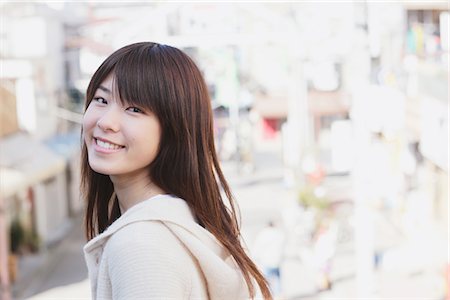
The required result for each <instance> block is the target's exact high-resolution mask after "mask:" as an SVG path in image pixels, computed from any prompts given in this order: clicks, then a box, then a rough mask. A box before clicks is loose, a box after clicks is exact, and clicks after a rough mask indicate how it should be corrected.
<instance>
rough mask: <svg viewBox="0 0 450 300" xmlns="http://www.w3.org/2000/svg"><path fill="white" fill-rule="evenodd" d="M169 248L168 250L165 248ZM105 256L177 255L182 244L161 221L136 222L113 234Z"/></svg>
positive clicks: (107, 244)
mask: <svg viewBox="0 0 450 300" xmlns="http://www.w3.org/2000/svg"><path fill="white" fill-rule="evenodd" d="M167 247H169V248H167ZM105 252H106V254H107V255H116V254H117V255H139V254H140V255H143V257H145V256H148V255H151V256H152V257H159V256H170V255H171V254H172V253H175V254H177V255H179V254H180V253H179V252H184V248H183V246H182V244H181V243H180V242H179V241H178V239H177V238H176V236H174V235H173V234H172V233H171V231H170V230H169V229H168V228H167V227H166V226H165V225H164V223H163V222H161V221H138V222H133V223H129V224H127V225H125V226H123V227H122V228H120V229H119V230H117V231H116V232H115V233H114V234H112V235H111V236H110V238H109V240H108V242H107V243H106V246H105Z"/></svg>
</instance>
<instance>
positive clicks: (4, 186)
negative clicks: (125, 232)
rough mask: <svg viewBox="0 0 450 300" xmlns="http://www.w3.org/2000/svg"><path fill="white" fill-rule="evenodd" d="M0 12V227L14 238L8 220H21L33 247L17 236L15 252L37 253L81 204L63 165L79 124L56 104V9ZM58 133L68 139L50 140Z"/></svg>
mask: <svg viewBox="0 0 450 300" xmlns="http://www.w3.org/2000/svg"><path fill="white" fill-rule="evenodd" d="M0 18H1V19H2V24H3V25H4V26H1V27H0V30H1V34H0V36H1V41H0V43H1V44H2V47H1V50H0V58H1V64H2V70H1V74H0V93H1V100H2V107H1V109H0V115H1V118H0V120H1V121H0V122H1V123H0V125H1V126H0V145H1V147H0V149H1V150H0V177H1V180H0V199H1V204H2V205H1V206H2V208H3V209H2V210H1V212H0V218H1V219H2V220H1V222H0V224H3V226H1V227H2V228H0V230H2V234H4V236H8V237H9V238H8V239H6V240H7V241H8V240H10V239H15V238H16V237H15V235H14V234H13V233H12V232H11V235H10V224H12V222H16V223H17V222H18V223H20V224H21V227H22V230H24V232H25V236H33V237H34V238H33V241H32V243H33V245H32V246H30V245H26V243H28V242H30V243H31V241H30V240H26V239H25V240H24V241H22V242H23V243H25V244H24V245H21V249H22V252H23V251H27V250H25V249H34V251H36V250H37V251H39V250H42V249H45V248H46V247H49V246H51V245H52V244H54V243H56V242H58V241H59V240H60V239H61V238H62V237H63V236H64V235H65V234H66V232H67V230H68V229H69V227H70V223H71V221H70V216H71V215H72V214H76V213H78V212H79V211H80V209H81V206H82V205H81V204H80V201H79V189H78V187H75V186H76V185H77V184H78V180H77V178H78V177H79V175H78V172H77V170H78V168H77V167H76V166H75V165H73V164H71V163H70V162H73V161H76V160H74V158H75V157H77V153H78V148H79V137H78V135H79V127H77V125H76V123H73V122H69V121H68V120H67V117H65V115H69V116H71V113H70V112H68V113H67V112H66V111H65V110H64V109H63V107H62V105H61V103H62V102H64V99H65V98H66V93H65V90H66V81H65V76H64V61H65V57H64V54H65V51H64V41H65V38H64V30H65V28H64V19H63V15H61V14H60V12H59V10H58V9H57V8H55V7H50V5H47V4H45V3H33V2H29V3H13V2H9V3H2V4H1V16H0ZM65 112H66V113H65ZM64 113H65V114H64ZM73 131H76V132H77V136H76V137H73V135H70V132H73ZM61 136H71V137H72V138H71V139H70V141H68V140H67V139H63V138H61V139H59V140H55V137H61ZM14 242H15V241H14ZM10 244H11V240H10V241H9V242H6V243H3V241H2V243H1V247H2V249H1V250H2V251H0V253H8V252H10V249H8V248H9V245H10ZM2 262H3V259H2ZM3 267H6V265H4V264H3V263H2V268H3ZM2 270H3V271H4V269H2ZM1 274H2V275H3V276H2V278H1V279H2V280H1V282H2V283H3V284H5V281H6V278H5V275H4V274H5V272H1Z"/></svg>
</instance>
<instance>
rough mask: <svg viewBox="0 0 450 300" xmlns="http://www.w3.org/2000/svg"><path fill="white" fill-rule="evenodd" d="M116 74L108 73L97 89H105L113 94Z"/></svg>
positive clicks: (104, 90)
mask: <svg viewBox="0 0 450 300" xmlns="http://www.w3.org/2000/svg"><path fill="white" fill-rule="evenodd" d="M114 82H115V80H114V76H113V75H112V74H110V75H108V76H107V77H106V78H105V79H104V80H103V81H102V82H101V83H100V84H99V85H98V87H97V91H99V90H100V91H103V92H105V93H109V94H112V93H113V91H114V90H116V88H115V84H114Z"/></svg>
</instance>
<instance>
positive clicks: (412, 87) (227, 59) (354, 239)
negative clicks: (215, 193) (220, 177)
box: [0, 1, 449, 300]
mask: <svg viewBox="0 0 450 300" xmlns="http://www.w3.org/2000/svg"><path fill="white" fill-rule="evenodd" d="M448 5H449V4H448V2H447V1H433V2H431V1H392V2H384V1H383V2H381V1H380V2H375V1H373V2H372V1H370V2H369V1H358V2H337V1H336V2H328V3H325V2H323V3H322V2H320V3H319V2H313V1H310V2H308V1H304V2H293V3H256V2H247V3H240V2H234V3H218V2H197V3H188V2H130V3H126V2H123V3H121V2H106V1H105V2H96V3H88V2H81V1H80V2H75V1H70V2H64V1H52V2H50V1H49V2H45V1H39V2H37V1H36V2H33V1H28V2H13V1H9V2H8V1H6V2H5V1H2V2H1V3H0V12H1V15H0V22H1V23H0V25H1V26H0V58H1V69H0V80H1V81H0V95H1V100H0V101H1V104H0V116H1V117H0V275H1V276H0V279H1V293H2V299H69V298H71V299H75V298H78V299H82V298H83V299H84V298H89V297H90V291H89V283H88V279H87V270H86V267H85V264H84V260H83V256H82V255H83V254H82V246H83V245H84V243H85V240H84V235H83V231H82V225H81V224H82V219H83V215H82V211H83V206H84V204H83V201H82V199H81V198H80V193H79V181H80V178H79V153H80V122H81V119H82V115H83V103H84V100H85V99H84V97H85V91H86V87H87V84H88V82H89V80H90V77H91V76H92V74H93V72H94V71H95V70H96V69H97V67H98V66H99V65H100V63H101V62H102V61H103V60H104V59H105V58H106V57H107V56H108V55H109V54H111V53H112V52H113V51H114V50H116V49H118V48H120V47H122V46H124V45H126V44H129V43H132V42H137V41H154V42H159V43H164V44H168V45H172V46H175V47H178V48H180V49H182V50H183V51H185V52H186V53H187V54H189V55H190V56H191V57H192V58H193V59H194V60H195V61H196V62H197V64H198V65H199V67H200V69H201V70H202V72H203V74H204V76H205V79H206V82H207V84H208V87H209V91H210V95H211V101H212V106H213V108H214V116H215V130H216V145H217V151H218V154H219V156H220V159H221V161H222V165H223V169H224V171H225V174H226V176H227V178H228V179H229V181H230V184H231V187H232V189H233V191H234V195H235V196H236V199H237V202H238V204H239V206H240V211H241V220H242V235H243V239H244V241H245V244H246V247H247V248H248V251H249V253H250V255H251V256H252V257H253V258H254V259H255V261H256V262H257V263H258V265H259V266H260V267H261V269H262V270H265V271H270V270H272V272H269V273H267V276H268V278H269V280H270V283H271V287H272V289H273V291H274V293H275V294H276V296H277V298H278V299H331V298H333V299H337V298H339V299H369V298H370V299H387V298H389V299H433V300H434V299H436V300H443V299H449V281H448V280H449V279H448V276H449V263H448V253H449V252H448V250H449V247H448V241H449V232H448V231H449V225H448V224H449V223H448V221H449V219H448V216H449V205H448V186H449V177H448V169H449V168H448V166H449V162H448V134H449V133H448V128H449V127H448V117H449V94H448V83H449V78H448V73H449V6H448ZM277 271H278V272H277Z"/></svg>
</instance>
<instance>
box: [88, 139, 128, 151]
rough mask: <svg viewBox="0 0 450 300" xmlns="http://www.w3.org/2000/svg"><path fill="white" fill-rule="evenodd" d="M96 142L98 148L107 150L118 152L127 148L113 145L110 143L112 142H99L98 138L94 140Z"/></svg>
mask: <svg viewBox="0 0 450 300" xmlns="http://www.w3.org/2000/svg"><path fill="white" fill-rule="evenodd" d="M94 140H95V144H96V145H97V146H99V147H100V148H103V149H106V150H118V149H122V148H125V146H121V145H117V144H113V143H110V142H106V141H102V140H99V139H97V138H94Z"/></svg>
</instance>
